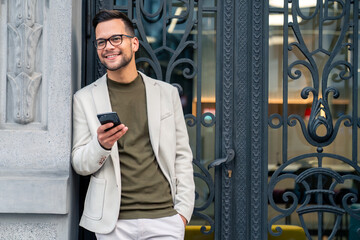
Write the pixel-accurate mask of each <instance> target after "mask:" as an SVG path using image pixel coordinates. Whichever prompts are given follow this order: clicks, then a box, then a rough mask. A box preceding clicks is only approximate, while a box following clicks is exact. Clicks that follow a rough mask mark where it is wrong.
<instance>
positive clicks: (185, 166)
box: [71, 73, 195, 234]
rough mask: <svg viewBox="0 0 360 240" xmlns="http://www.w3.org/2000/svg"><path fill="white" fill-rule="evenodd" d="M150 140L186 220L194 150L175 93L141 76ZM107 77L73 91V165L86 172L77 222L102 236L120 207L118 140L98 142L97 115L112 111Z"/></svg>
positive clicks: (192, 189) (191, 195) (190, 208)
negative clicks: (109, 143) (108, 145)
mask: <svg viewBox="0 0 360 240" xmlns="http://www.w3.org/2000/svg"><path fill="white" fill-rule="evenodd" d="M141 75H142V77H143V80H144V83H145V91H146V101H147V115H148V125H149V134H150V141H151V145H152V147H153V151H154V154H155V157H156V160H157V161H158V164H159V166H160V168H161V170H162V172H163V173H164V175H165V177H166V179H167V180H168V181H169V183H170V188H171V193H172V199H173V202H174V208H175V210H176V211H177V212H178V213H180V214H181V215H183V216H184V217H185V218H186V219H187V220H188V221H190V218H191V215H192V212H193V208H194V201H195V185H194V179H193V167H192V153H191V149H190V146H189V138H188V134H187V129H186V125H185V120H184V116H183V111H182V107H181V102H180V98H179V94H178V91H177V89H176V88H175V87H173V86H171V85H170V84H168V83H165V82H162V81H158V80H155V79H152V78H149V77H147V76H146V75H144V74H142V73H141ZM110 111H112V110H111V104H110V99H109V92H108V87H107V82H106V75H104V76H103V77H101V78H99V79H98V80H97V81H96V82H94V83H92V84H90V85H88V86H86V87H84V88H83V89H81V90H79V91H78V92H77V93H76V94H75V95H74V103H73V149H72V161H71V163H72V166H73V168H74V170H75V171H76V172H77V173H78V174H80V175H90V174H91V178H90V184H89V187H88V190H87V194H86V199H85V206H84V212H83V215H82V217H81V221H80V226H82V227H84V228H86V229H88V230H90V231H92V232H96V233H101V234H106V233H109V232H111V231H112V230H113V229H114V228H115V224H116V222H117V219H118V214H119V209H120V207H121V206H120V205H121V176H120V163H119V152H118V147H117V144H114V146H113V147H112V149H111V151H110V150H109V151H107V150H105V149H103V148H102V147H101V146H100V144H99V142H98V140H97V133H96V131H97V129H98V127H99V126H100V122H99V121H98V119H97V116H96V115H97V114H98V113H104V112H110Z"/></svg>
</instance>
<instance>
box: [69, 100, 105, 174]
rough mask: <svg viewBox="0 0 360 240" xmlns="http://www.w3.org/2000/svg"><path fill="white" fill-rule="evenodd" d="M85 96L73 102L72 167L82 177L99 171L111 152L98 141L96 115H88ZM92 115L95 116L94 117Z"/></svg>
mask: <svg viewBox="0 0 360 240" xmlns="http://www.w3.org/2000/svg"><path fill="white" fill-rule="evenodd" d="M85 102H87V101H86V100H85V97H84V96H82V97H81V96H80V97H79V96H78V95H77V94H75V95H74V102H73V148H72V161H71V163H72V166H73V168H74V170H75V172H76V173H78V174H80V175H90V174H93V173H95V172H96V171H98V170H99V169H100V168H101V167H102V165H103V164H104V163H105V161H106V159H107V158H108V157H109V155H110V152H111V151H110V150H106V149H104V148H102V147H101V145H100V143H99V142H98V140H97V134H96V130H97V127H98V126H97V125H96V123H95V122H96V119H95V120H94V118H96V115H95V114H88V115H87V114H86V112H85V109H86V107H85V104H86V105H88V104H89V103H85ZM92 115H95V117H94V116H92Z"/></svg>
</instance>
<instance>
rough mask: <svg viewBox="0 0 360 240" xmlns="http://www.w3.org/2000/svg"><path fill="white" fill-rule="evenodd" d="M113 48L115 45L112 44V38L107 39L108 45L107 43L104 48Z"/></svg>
mask: <svg viewBox="0 0 360 240" xmlns="http://www.w3.org/2000/svg"><path fill="white" fill-rule="evenodd" d="M108 48H109V49H113V48H114V46H113V45H112V44H111V42H110V39H107V40H106V45H105V48H104V50H106V49H108Z"/></svg>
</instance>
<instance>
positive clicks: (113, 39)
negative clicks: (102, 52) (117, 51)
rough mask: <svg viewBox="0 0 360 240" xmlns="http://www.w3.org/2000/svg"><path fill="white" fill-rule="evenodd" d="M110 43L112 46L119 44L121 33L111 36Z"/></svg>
mask: <svg viewBox="0 0 360 240" xmlns="http://www.w3.org/2000/svg"><path fill="white" fill-rule="evenodd" d="M110 43H111V44H112V45H113V46H117V45H120V44H121V43H122V36H121V35H118V36H112V37H111V38H110Z"/></svg>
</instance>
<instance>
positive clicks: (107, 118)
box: [97, 112, 121, 131]
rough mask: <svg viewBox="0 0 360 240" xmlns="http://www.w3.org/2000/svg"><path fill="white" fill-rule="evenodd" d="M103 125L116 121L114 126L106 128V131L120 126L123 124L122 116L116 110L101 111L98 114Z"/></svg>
mask: <svg viewBox="0 0 360 240" xmlns="http://www.w3.org/2000/svg"><path fill="white" fill-rule="evenodd" d="M97 117H98V119H99V121H100V123H101V125H104V124H106V123H109V122H112V123H114V126H112V127H111V128H108V129H106V131H108V130H110V129H112V128H114V127H116V126H118V125H120V124H121V121H120V118H119V116H118V115H117V113H116V112H108V113H100V114H98V115H97Z"/></svg>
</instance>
